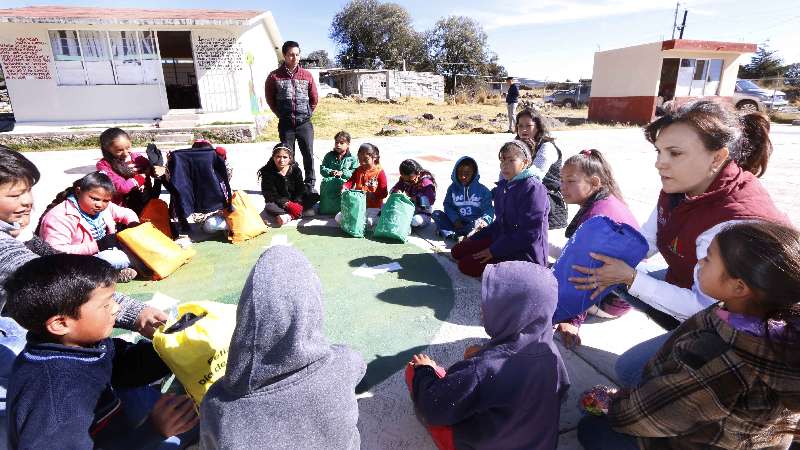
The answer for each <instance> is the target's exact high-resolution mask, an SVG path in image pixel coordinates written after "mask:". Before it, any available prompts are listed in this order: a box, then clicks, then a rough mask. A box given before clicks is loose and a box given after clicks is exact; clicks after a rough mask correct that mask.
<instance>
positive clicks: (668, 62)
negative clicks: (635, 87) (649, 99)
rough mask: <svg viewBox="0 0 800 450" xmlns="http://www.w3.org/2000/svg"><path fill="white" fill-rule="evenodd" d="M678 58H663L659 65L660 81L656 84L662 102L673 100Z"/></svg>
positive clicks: (678, 64) (678, 63) (676, 82)
mask: <svg viewBox="0 0 800 450" xmlns="http://www.w3.org/2000/svg"><path fill="white" fill-rule="evenodd" d="M680 61H681V59H680V58H664V60H663V61H662V63H661V79H660V81H659V83H658V96H659V97H661V99H660V100H661V101H662V102H666V101H669V100H672V99H673V98H675V88H676V87H677V85H678V68H679V66H680Z"/></svg>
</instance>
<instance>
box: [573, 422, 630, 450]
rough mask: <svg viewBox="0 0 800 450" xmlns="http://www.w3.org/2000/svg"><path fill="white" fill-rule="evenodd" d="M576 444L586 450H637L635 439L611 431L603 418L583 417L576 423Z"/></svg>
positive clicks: (609, 425)
mask: <svg viewBox="0 0 800 450" xmlns="http://www.w3.org/2000/svg"><path fill="white" fill-rule="evenodd" d="M578 442H580V443H581V445H582V446H583V448H584V449H586V450H639V444H638V443H637V441H636V438H635V437H633V436H631V435H629V434H623V433H619V432H617V431H614V430H612V429H611V424H609V423H608V419H607V418H606V417H605V416H602V417H598V416H585V417H584V418H583V419H581V421H580V423H578Z"/></svg>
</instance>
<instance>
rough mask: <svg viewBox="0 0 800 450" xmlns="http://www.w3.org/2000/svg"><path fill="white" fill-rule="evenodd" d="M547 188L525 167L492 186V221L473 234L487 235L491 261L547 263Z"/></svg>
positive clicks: (477, 235) (548, 208) (548, 210)
mask: <svg viewBox="0 0 800 450" xmlns="http://www.w3.org/2000/svg"><path fill="white" fill-rule="evenodd" d="M549 213H550V200H549V198H548V197H547V188H545V187H544V185H543V184H542V183H541V182H539V180H537V179H536V178H535V177H534V176H533V175H532V174H531V173H530V172H529V170H528V169H526V170H525V171H523V172H522V173H520V174H519V175H517V176H516V177H514V179H512V180H511V181H506V180H500V181H499V182H498V183H497V187H495V188H494V215H495V219H494V222H492V223H491V225H489V226H488V227H486V228H484V229H483V230H481V231H480V232H478V233H476V234H475V236H473V239H484V238H491V239H492V245H491V246H490V247H489V249H490V251H491V252H492V256H494V260H495V261H530V262H534V263H536V264H542V265H544V264H547V228H548V223H547V216H548V214H549Z"/></svg>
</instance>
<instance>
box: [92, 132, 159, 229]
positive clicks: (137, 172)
mask: <svg viewBox="0 0 800 450" xmlns="http://www.w3.org/2000/svg"><path fill="white" fill-rule="evenodd" d="M100 149H101V151H102V152H103V158H102V159H101V160H100V161H98V162H97V170H98V171H99V172H105V173H106V174H107V175H108V176H109V177H110V178H111V181H112V182H113V183H114V189H115V193H114V197H113V198H112V201H113V202H114V203H116V204H117V205H120V206H127V207H128V208H131V209H133V210H134V212H136V214H140V213H141V212H142V208H144V206H145V205H146V204H147V202H148V201H149V200H150V199H151V198H157V197H158V195H159V194H160V193H161V185H160V183H157V184H156V185H153V184H152V183H150V184H148V177H149V176H155V177H161V176H163V175H164V174H165V173H166V169H165V168H164V167H162V166H153V165H152V164H151V163H150V161H149V160H148V159H147V158H146V157H145V156H144V155H143V154H141V153H132V152H131V137H130V136H129V135H128V133H126V132H125V131H124V130H122V129H120V128H109V129H107V130H105V131H103V133H101V134H100Z"/></svg>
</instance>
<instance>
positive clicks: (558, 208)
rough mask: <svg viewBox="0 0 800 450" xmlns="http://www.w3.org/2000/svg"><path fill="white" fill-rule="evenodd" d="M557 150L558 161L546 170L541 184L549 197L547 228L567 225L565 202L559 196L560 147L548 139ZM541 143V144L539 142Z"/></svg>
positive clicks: (554, 228)
mask: <svg viewBox="0 0 800 450" xmlns="http://www.w3.org/2000/svg"><path fill="white" fill-rule="evenodd" d="M550 143H551V144H553V147H555V148H556V151H557V152H558V161H556V162H554V163H553V165H551V166H550V168H549V169H548V170H547V173H546V174H545V175H544V180H542V184H543V185H544V187H546V188H547V197H548V198H549V199H550V215H549V216H547V225H548V229H550V230H556V229H559V228H564V227H566V226H567V204H566V202H564V197H562V196H561V159H562V156H561V149H560V148H558V146H557V145H556V144H555V142H553V141H550ZM540 145H541V144H540Z"/></svg>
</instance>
